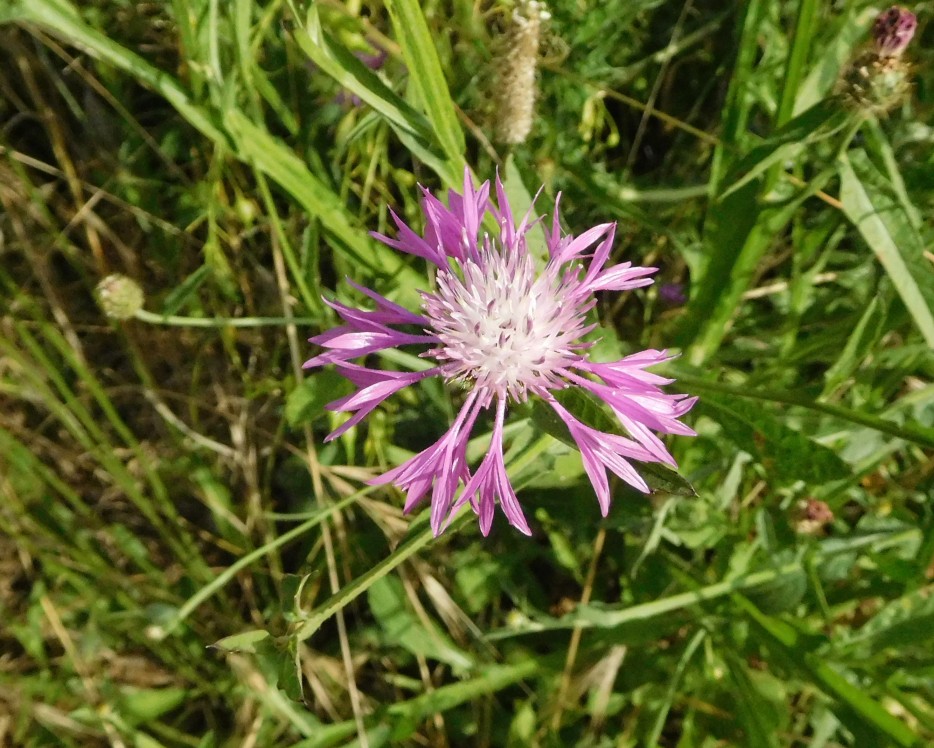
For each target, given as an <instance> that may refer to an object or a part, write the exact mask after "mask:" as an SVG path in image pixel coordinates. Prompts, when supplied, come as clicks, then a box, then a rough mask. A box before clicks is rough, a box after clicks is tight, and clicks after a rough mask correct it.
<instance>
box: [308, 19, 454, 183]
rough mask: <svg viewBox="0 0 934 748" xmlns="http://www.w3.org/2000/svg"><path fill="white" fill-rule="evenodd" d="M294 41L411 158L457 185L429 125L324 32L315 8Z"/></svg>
mask: <svg viewBox="0 0 934 748" xmlns="http://www.w3.org/2000/svg"><path fill="white" fill-rule="evenodd" d="M294 38H295V43H296V44H297V45H298V47H299V48H300V49H301V50H302V51H303V52H304V53H305V54H306V55H307V56H308V58H309V59H310V60H311V61H312V62H314V63H315V65H317V66H318V67H319V68H321V70H322V71H323V72H324V73H326V74H327V75H330V76H331V77H332V78H333V79H334V80H335V81H337V82H338V83H339V84H340V85H341V86H342V87H343V88H345V89H346V90H347V91H349V92H350V93H352V94H354V95H355V96H359V97H360V99H361V100H362V101H364V102H366V103H367V104H368V105H369V106H371V107H373V110H374V111H376V112H377V113H378V114H379V115H380V116H381V117H383V118H384V119H385V121H386V122H387V123H388V124H389V126H390V127H392V129H393V130H394V131H395V133H396V135H397V136H398V137H399V140H401V141H402V143H403V145H405V147H406V148H407V149H408V150H409V151H410V152H411V153H412V154H413V155H414V156H416V157H417V158H419V159H420V160H421V161H423V162H424V163H426V164H427V165H428V166H430V167H431V168H432V169H434V170H435V172H437V173H438V174H439V175H440V176H441V177H442V178H443V179H444V180H445V181H446V182H447V183H448V184H449V185H454V184H456V183H457V182H458V180H459V179H460V178H461V177H462V175H463V170H462V169H457V168H454V166H453V165H452V164H451V163H450V162H448V161H447V160H446V158H445V154H444V152H443V149H442V147H441V146H440V145H439V143H438V138H437V137H436V133H435V132H434V131H433V130H432V126H431V123H430V122H429V121H428V120H427V119H426V118H425V116H424V115H423V114H422V113H421V112H419V111H417V110H416V109H415V108H414V107H412V106H411V105H410V104H409V103H408V102H406V101H405V100H404V99H403V98H402V97H400V96H398V95H397V94H396V93H395V91H393V90H392V89H391V88H389V87H388V86H387V85H386V84H385V83H383V81H382V80H381V79H380V77H379V76H378V75H376V73H374V72H373V71H372V70H370V69H369V68H368V67H367V66H366V65H364V64H363V63H362V62H361V61H360V60H358V59H357V58H356V57H355V56H354V55H353V54H352V53H351V52H350V51H349V50H347V49H346V48H344V47H343V46H342V45H340V44H339V43H338V42H337V41H336V40H335V39H334V38H333V37H332V36H331V35H330V34H328V33H327V31H325V29H324V28H323V26H322V23H321V18H320V16H319V14H318V9H317V8H316V7H314V6H312V7H311V8H310V9H309V11H308V15H307V17H306V19H305V26H304V28H302V29H299V30H298V31H296V33H295V37H294Z"/></svg>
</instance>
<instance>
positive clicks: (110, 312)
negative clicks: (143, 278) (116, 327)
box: [96, 273, 145, 319]
mask: <svg viewBox="0 0 934 748" xmlns="http://www.w3.org/2000/svg"><path fill="white" fill-rule="evenodd" d="M96 292H97V303H98V304H99V305H100V308H101V309H102V310H103V312H104V314H106V315H107V316H108V317H110V318H111V319H130V318H131V317H133V316H135V314H136V313H137V312H138V311H139V310H140V309H142V308H143V302H144V300H145V297H144V296H143V289H141V288H140V287H139V284H138V283H137V282H136V281H135V280H133V279H132V278H128V277H127V276H125V275H121V274H120V273H114V274H113V275H108V276H107V277H106V278H104V280H102V281H101V282H100V283H98V284H97V289H96Z"/></svg>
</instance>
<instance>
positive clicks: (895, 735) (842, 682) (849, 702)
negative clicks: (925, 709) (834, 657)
mask: <svg viewBox="0 0 934 748" xmlns="http://www.w3.org/2000/svg"><path fill="white" fill-rule="evenodd" d="M733 599H734V601H735V602H736V604H737V605H738V606H739V608H740V609H741V610H742V611H744V612H745V613H746V614H747V615H748V616H749V618H750V619H751V620H752V621H753V622H755V623H756V624H757V626H758V629H759V631H760V632H761V633H762V634H764V636H765V640H766V645H767V646H768V647H769V648H771V649H773V650H775V651H777V652H780V653H781V654H782V656H783V658H784V659H785V660H787V661H789V662H791V663H793V664H794V665H795V666H796V667H797V668H798V669H799V670H801V671H802V672H804V673H806V674H807V675H809V676H810V677H811V678H812V679H813V680H814V682H815V685H818V686H819V687H820V688H821V689H822V690H824V691H826V692H827V693H828V694H830V695H831V696H833V697H834V698H835V699H837V700H838V701H839V702H840V703H841V704H843V705H844V706H845V707H846V709H844V710H841V711H840V713H839V714H838V715H837V716H838V717H839V718H840V719H841V720H842V721H847V722H848V721H851V720H853V719H856V720H858V721H859V722H861V723H862V725H865V726H868V727H870V728H872V729H873V730H874V731H876V732H877V733H881V735H882V736H884V737H886V738H888V739H889V740H891V741H893V742H894V743H895V744H896V745H900V746H905V747H906V748H911V747H913V746H918V745H920V739H919V737H918V736H917V735H915V733H914V732H913V731H912V730H911V729H910V728H909V727H908V726H907V725H906V724H905V723H904V722H902V721H901V720H899V719H898V718H896V717H894V716H892V715H891V714H890V713H889V712H888V711H887V710H886V709H885V708H884V707H883V706H882V705H881V704H880V703H879V702H878V701H876V700H875V699H873V698H872V697H871V696H870V695H868V694H867V693H866V691H865V690H864V689H862V688H860V687H859V686H857V685H855V684H854V682H853V680H854V678H853V677H852V676H847V675H844V671H843V669H842V668H839V667H838V666H834V665H832V664H831V663H829V662H827V660H826V657H823V656H821V654H820V653H818V652H817V651H816V649H815V647H814V646H813V644H811V643H810V642H809V641H807V639H806V638H805V636H804V635H803V634H802V633H801V632H799V631H798V630H797V629H795V628H794V627H792V626H791V625H790V624H788V623H786V622H785V621H783V620H781V619H779V618H774V617H771V616H767V615H765V614H764V613H762V612H761V611H759V609H758V608H756V606H755V605H753V604H752V603H751V602H749V601H748V600H747V599H745V598H744V597H742V596H741V595H734V597H733ZM862 725H860V726H862Z"/></svg>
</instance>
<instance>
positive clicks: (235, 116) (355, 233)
mask: <svg viewBox="0 0 934 748" xmlns="http://www.w3.org/2000/svg"><path fill="white" fill-rule="evenodd" d="M225 123H226V124H227V127H228V129H229V131H230V133H231V135H232V136H233V139H234V151H235V152H236V154H237V155H238V157H239V158H241V159H243V160H244V161H246V162H248V163H251V164H253V165H255V166H256V168H257V169H259V170H260V171H262V172H263V173H264V174H266V175H267V176H269V177H270V178H271V179H272V180H273V181H275V182H276V183H278V184H279V186H280V187H282V188H283V189H284V190H285V191H286V192H288V193H289V194H290V195H291V196H292V197H293V198H295V200H296V201H297V202H298V203H299V204H300V205H301V206H302V207H303V208H304V209H305V210H307V211H308V213H309V215H311V216H312V217H314V218H316V219H318V220H319V221H321V223H322V225H323V226H324V227H325V229H326V230H327V231H328V232H329V233H330V234H331V235H332V236H334V237H335V238H336V239H338V240H339V242H340V244H339V245H337V247H336V248H339V249H341V250H343V252H344V253H345V254H346V255H347V257H348V259H349V260H350V261H351V262H353V263H354V264H356V265H358V266H363V267H366V268H368V269H369V270H370V272H371V273H376V274H380V275H394V274H397V273H399V274H403V275H405V276H406V282H409V283H414V282H416V281H418V282H421V280H422V279H421V278H420V277H419V276H418V274H417V273H416V272H415V271H414V270H411V269H410V268H407V267H406V266H404V265H403V264H402V261H401V259H400V257H399V255H398V254H397V253H395V252H393V251H392V250H390V249H389V248H387V247H385V246H383V245H381V244H378V243H376V242H374V241H373V240H371V239H370V238H369V237H367V235H366V232H365V231H364V230H363V229H362V228H360V227H357V226H355V225H354V224H355V223H356V221H355V219H353V218H352V217H351V216H350V214H349V213H348V212H347V208H346V206H345V205H344V203H343V202H342V201H341V199H340V198H339V197H338V196H337V195H336V194H335V193H334V191H333V190H332V189H331V188H330V187H328V185H326V184H325V183H324V182H322V181H321V180H320V179H318V178H317V177H316V176H315V175H314V174H312V173H311V170H310V169H309V168H308V167H307V166H306V165H305V163H304V162H303V161H302V160H301V159H300V158H299V157H298V156H297V155H295V153H293V152H292V151H291V150H290V149H289V148H287V147H286V146H285V145H283V144H282V143H281V142H280V141H279V140H277V139H276V138H274V137H273V136H272V135H270V134H269V132H268V131H266V130H265V129H264V128H262V127H259V126H258V125H256V124H254V123H253V122H251V121H250V120H249V119H248V118H247V117H246V116H245V115H244V114H243V113H242V112H240V111H237V110H230V111H228V112H227V115H226V117H225Z"/></svg>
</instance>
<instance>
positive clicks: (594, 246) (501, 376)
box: [305, 171, 695, 534]
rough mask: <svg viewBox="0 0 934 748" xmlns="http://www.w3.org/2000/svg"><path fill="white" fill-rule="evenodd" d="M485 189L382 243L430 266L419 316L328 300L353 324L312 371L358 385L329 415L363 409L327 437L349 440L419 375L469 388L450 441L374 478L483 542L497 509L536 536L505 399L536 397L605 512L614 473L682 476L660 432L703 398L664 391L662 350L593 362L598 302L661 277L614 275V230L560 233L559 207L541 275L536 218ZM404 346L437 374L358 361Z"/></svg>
mask: <svg viewBox="0 0 934 748" xmlns="http://www.w3.org/2000/svg"><path fill="white" fill-rule="evenodd" d="M489 190H490V185H489V183H488V182H487V183H484V184H483V185H482V186H481V187H480V188H479V189H478V190H475V189H474V188H473V183H472V182H471V179H470V173H469V171H465V174H464V192H463V194H457V193H456V192H451V193H449V195H448V203H449V205H448V206H447V207H446V206H444V205H443V204H442V203H441V202H440V201H439V200H438V199H437V198H435V197H434V196H433V195H431V194H430V193H429V192H427V191H425V193H424V202H423V210H424V212H425V216H426V227H425V232H424V236H419V235H418V234H416V233H415V232H414V231H412V230H411V229H410V228H409V227H408V226H406V225H405V224H404V223H403V222H402V221H401V220H400V219H399V218H398V217H397V216H396V215H395V214H392V216H393V220H394V221H395V223H396V226H397V227H398V230H399V238H398V239H390V238H388V237H385V236H382V235H379V234H376V235H375V236H376V237H377V238H378V239H380V241H382V242H384V243H386V244H388V245H389V246H390V247H394V248H395V249H398V250H400V251H403V252H407V253H409V254H413V255H416V256H418V257H422V258H423V259H425V260H426V261H428V262H429V264H430V265H433V266H434V275H435V290H433V291H424V292H422V298H423V304H422V312H423V314H416V313H413V312H410V311H408V310H407V309H405V308H404V307H401V306H399V305H398V304H395V303H393V302H391V301H389V300H388V299H386V298H384V297H383V296H380V295H379V294H377V293H375V292H374V291H371V290H370V289H367V288H363V287H360V286H356V285H355V286H354V287H355V288H357V289H358V290H359V291H361V292H362V293H363V294H365V295H366V296H368V297H369V298H370V299H372V300H373V301H374V302H375V304H376V309H374V310H361V309H355V308H353V307H349V306H345V305H344V304H340V303H338V302H336V301H328V302H327V303H328V304H329V305H330V306H331V307H332V308H333V309H334V310H335V311H336V312H337V313H338V315H339V316H340V317H341V318H342V319H343V321H344V324H343V325H341V326H340V327H337V328H335V329H333V330H330V331H328V332H325V333H323V334H321V335H318V336H316V337H314V338H311V342H313V343H316V344H318V345H320V346H322V347H324V348H325V349H327V350H326V351H325V352H323V353H321V354H319V355H318V356H315V357H314V358H312V359H311V360H310V361H308V362H306V364H305V366H306V368H308V367H314V366H322V365H325V364H330V363H333V364H335V365H336V366H337V368H338V371H340V373H341V374H343V375H344V376H345V377H347V379H349V380H350V381H351V382H353V383H354V384H355V385H356V386H357V388H358V389H357V390H356V391H355V392H354V393H352V394H351V395H348V396H347V397H344V398H341V399H340V400H336V401H335V402H333V403H331V404H330V405H329V406H328V407H329V408H331V409H332V410H338V411H347V412H351V413H353V415H352V416H351V417H350V418H349V419H348V420H347V421H346V422H345V423H344V424H343V425H341V426H340V427H339V428H338V429H337V430H336V431H334V432H333V433H332V434H330V436H329V437H328V439H333V438H336V437H337V436H340V435H341V434H343V433H344V432H345V431H347V430H348V429H350V428H352V427H353V426H354V425H356V424H357V423H359V422H360V421H361V420H363V418H365V417H366V416H367V415H368V414H369V413H370V412H371V411H372V410H373V409H374V408H376V407H377V406H378V405H379V404H380V403H381V402H382V401H383V400H385V399H386V398H387V397H389V396H390V395H391V394H393V393H395V392H398V391H399V390H401V389H403V388H405V387H406V386H408V385H410V384H414V383H415V382H418V381H420V380H421V379H425V378H427V377H430V376H441V377H444V378H445V379H447V380H449V381H457V382H459V383H461V385H463V386H464V387H466V388H467V390H468V393H467V396H466V398H465V399H464V403H463V405H462V406H461V409H460V411H459V412H458V414H457V417H456V418H455V419H454V423H453V424H452V425H451V427H450V429H449V430H448V431H447V433H445V434H444V436H442V437H441V438H440V439H439V440H438V441H437V442H435V443H434V444H433V445H431V446H430V447H428V448H427V449H425V450H424V451H422V452H420V453H419V454H417V455H415V456H414V457H413V458H411V459H410V460H408V461H407V462H405V463H403V464H402V465H400V466H399V467H396V468H394V469H392V470H390V471H389V472H387V473H385V474H383V475H382V476H380V477H379V478H376V479H375V480H374V481H373V483H377V484H381V483H394V484H395V485H397V486H398V487H399V488H401V489H403V490H405V491H406V492H407V497H406V502H405V509H406V511H408V510H410V509H411V508H412V507H413V506H414V505H415V504H416V503H417V502H418V501H419V500H421V499H422V498H423V497H424V496H425V495H426V494H427V493H428V492H429V491H431V524H432V528H433V529H434V531H435V534H438V533H440V532H442V531H443V529H444V527H445V526H446V524H447V522H448V520H449V519H450V517H451V516H452V515H453V513H454V512H456V511H457V510H458V509H459V508H460V507H461V506H463V505H464V504H465V503H467V502H470V504H471V505H472V507H473V508H474V510H475V511H476V512H477V514H479V516H480V529H481V531H482V532H483V533H484V534H487V533H488V532H489V530H490V527H491V525H492V522H493V514H494V509H495V507H496V505H497V504H498V505H499V506H500V507H501V508H502V510H503V512H504V514H505V515H506V518H507V519H508V520H509V522H510V523H511V524H512V525H514V526H515V527H516V528H518V529H519V530H520V531H522V532H524V533H526V534H529V533H530V532H531V530H530V529H529V526H528V524H527V522H526V520H525V516H524V515H523V512H522V508H521V507H520V505H519V501H518V499H517V497H516V494H515V492H514V490H513V488H512V485H511V483H510V481H509V476H508V474H507V473H506V467H505V463H504V459H503V428H504V423H505V416H506V408H507V405H508V404H509V403H514V402H521V401H524V400H526V399H527V398H528V397H529V396H530V395H535V396H538V397H540V398H541V399H542V400H544V401H545V402H546V403H547V404H548V405H550V406H551V407H552V408H553V409H554V412H555V413H556V414H557V416H558V417H559V418H560V419H561V420H562V421H563V422H564V424H565V425H566V426H567V429H568V432H569V433H570V435H571V437H572V438H573V439H574V441H575V442H576V444H577V445H578V447H579V448H580V451H581V457H582V460H583V465H584V469H585V471H586V472H587V475H588V477H589V478H590V480H591V483H592V484H593V486H594V489H595V491H596V494H597V500H598V502H599V504H600V508H601V510H602V512H603V514H604V515H606V514H607V512H608V511H609V506H610V489H609V482H608V480H607V470H609V471H611V472H613V473H614V474H616V475H617V476H619V477H620V478H621V479H622V480H624V481H625V482H627V483H628V484H630V485H631V486H633V487H635V488H637V489H639V490H640V491H644V492H648V490H649V488H648V485H647V484H646V483H645V481H644V480H643V479H642V477H641V476H640V475H639V474H638V473H637V472H636V470H635V469H634V468H633V467H632V465H631V464H630V462H629V460H638V461H641V462H663V463H666V464H668V465H671V466H674V464H675V463H674V459H673V458H672V457H671V455H670V454H669V453H668V451H667V449H666V448H665V446H664V444H663V443H662V442H661V440H660V439H659V438H658V437H657V436H656V435H655V433H653V432H661V433H665V434H684V435H691V434H693V433H694V432H693V431H692V430H691V429H690V428H688V427H687V426H685V425H684V424H683V423H681V422H680V421H679V420H678V419H679V418H680V417H681V416H682V415H684V414H685V413H686V412H687V411H688V410H690V408H691V406H692V405H693V404H694V401H695V399H694V398H690V397H687V396H685V395H668V394H665V393H664V392H662V390H661V389H660V385H664V384H668V383H669V382H670V380H667V379H663V378H662V377H659V376H657V375H655V374H650V373H648V372H647V371H645V369H646V368H647V367H649V366H652V365H653V364H658V363H661V362H663V361H665V360H667V359H668V358H670V357H669V356H668V355H667V354H666V353H665V352H664V351H654V350H648V351H642V352H640V353H636V354H634V355H631V356H627V357H626V358H623V359H620V360H619V361H615V362H609V363H596V362H592V361H590V360H589V359H588V358H587V355H586V353H587V351H588V349H589V347H590V344H589V343H587V342H586V341H584V340H583V337H584V336H585V335H586V334H587V333H588V332H590V331H591V330H592V329H593V327H594V326H593V325H591V324H588V323H587V321H586V318H587V314H588V312H589V311H590V310H591V309H592V308H593V306H594V304H595V300H594V293H595V292H596V291H623V290H629V289H633V288H639V287H641V286H646V285H649V284H650V283H651V282H652V281H651V280H650V279H649V278H648V276H649V275H651V274H652V273H654V272H655V268H643V267H632V266H631V264H630V263H628V262H627V263H623V264H620V265H615V266H612V267H609V268H607V267H605V265H606V263H607V261H608V260H609V255H610V249H611V248H612V244H613V237H614V231H615V226H614V225H613V224H602V225H600V226H595V227H593V228H592V229H589V230H587V231H585V232H584V233H583V234H581V235H580V236H577V237H574V236H564V235H562V233H561V230H560V225H559V219H558V206H557V204H556V205H555V213H554V217H553V221H552V227H551V231H550V232H546V244H547V249H548V260H547V263H546V264H545V267H544V269H543V270H542V271H541V272H538V271H537V269H536V264H535V259H534V258H533V256H532V255H531V253H530V252H529V248H528V245H527V242H526V235H527V233H528V232H529V231H530V230H531V229H532V228H533V226H534V225H535V224H537V220H536V221H530V218H531V217H530V215H528V214H527V215H526V216H525V217H524V218H523V219H522V220H521V221H519V222H518V223H516V221H515V219H514V217H513V214H512V211H511V210H510V207H509V203H508V201H507V199H506V195H505V193H504V191H503V186H502V184H501V183H500V181H499V179H497V180H496V197H497V199H496V204H495V205H494V203H493V201H492V200H490V198H489ZM487 215H489V216H491V217H492V218H493V219H494V220H495V221H496V223H497V224H498V225H499V228H500V231H499V235H498V236H497V237H495V238H491V237H490V236H489V235H487V234H486V233H483V234H482V235H481V223H482V222H483V219H484V216H487ZM352 285H354V284H352ZM393 325H409V326H412V325H414V326H416V327H417V328H420V329H421V330H422V332H421V333H410V332H403V331H402V330H399V329H396V328H395V327H392V326H393ZM400 345H422V346H427V347H428V348H427V350H425V351H424V352H422V354H421V355H422V356H423V357H426V358H433V359H434V360H435V361H436V362H437V365H436V366H434V367H432V368H430V369H427V370H425V371H415V372H399V371H380V370H375V369H368V368H365V367H363V366H360V365H358V364H355V363H351V359H356V358H359V357H361V356H366V355H368V354H370V353H374V352H377V351H381V350H385V349H387V348H392V347H396V346H400ZM569 386H576V387H582V388H584V389H586V390H588V391H589V392H590V393H591V394H592V395H593V396H595V397H597V398H599V399H601V400H602V401H603V402H605V403H606V404H607V405H608V406H609V408H610V409H611V410H612V411H613V413H614V414H615V416H616V418H617V419H618V421H619V423H620V426H621V427H622V429H624V430H625V431H626V432H627V433H628V437H624V436H620V435H618V434H613V433H607V432H602V431H598V430H596V429H594V428H592V427H590V426H588V425H586V424H584V423H583V422H581V421H579V420H578V419H577V418H576V417H575V416H574V415H573V414H572V413H570V412H569V411H568V410H567V409H566V408H564V407H563V406H562V405H561V404H560V403H559V402H558V400H557V399H556V398H555V397H554V395H553V394H552V391H554V390H558V389H564V388H566V387H569ZM494 405H495V414H494V419H493V421H494V423H493V432H492V434H491V437H490V445H489V449H488V451H487V453H486V456H485V457H484V458H483V460H482V461H481V463H480V465H479V466H478V467H477V468H476V470H473V471H472V470H471V469H470V468H469V466H468V465H467V457H466V453H467V442H468V440H469V439H470V436H471V431H472V429H473V427H474V425H475V423H476V421H477V418H478V416H479V414H480V412H481V411H482V410H485V409H488V408H491V407H493V406H494ZM622 429H621V430H622ZM461 486H463V489H462V490H460V492H459V493H458V489H459V488H460V487H461Z"/></svg>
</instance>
